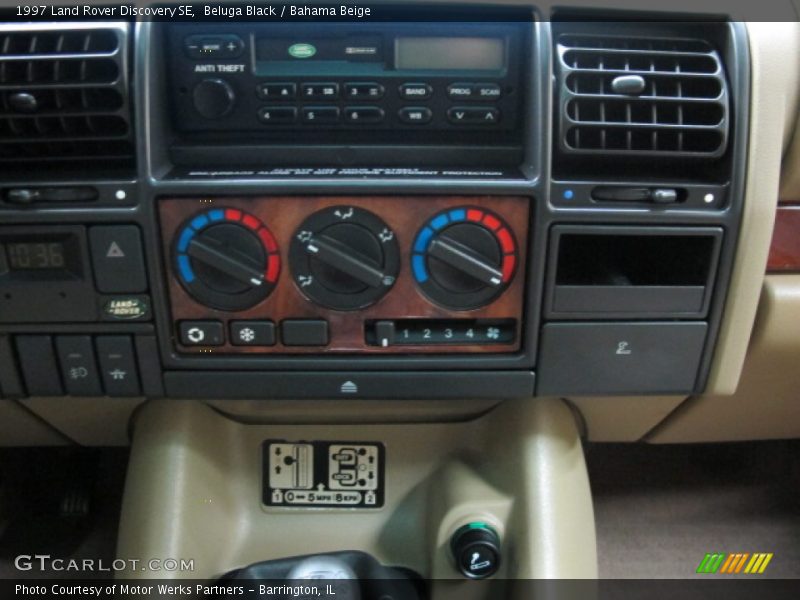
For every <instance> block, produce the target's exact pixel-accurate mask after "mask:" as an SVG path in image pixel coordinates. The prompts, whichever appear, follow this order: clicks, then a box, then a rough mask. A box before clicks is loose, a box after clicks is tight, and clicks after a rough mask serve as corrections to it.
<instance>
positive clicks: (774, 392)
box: [648, 275, 800, 443]
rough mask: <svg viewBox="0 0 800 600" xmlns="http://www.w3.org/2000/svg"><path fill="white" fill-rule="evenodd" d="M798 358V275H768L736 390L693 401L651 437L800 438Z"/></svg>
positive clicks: (665, 439)
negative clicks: (731, 393) (726, 394)
mask: <svg viewBox="0 0 800 600" xmlns="http://www.w3.org/2000/svg"><path fill="white" fill-rule="evenodd" d="M799 358H800V275H770V276H769V277H767V279H766V282H765V285H764V293H763V295H762V298H761V306H760V308H759V313H758V320H757V321H756V327H755V331H754V333H753V338H752V341H751V344H750V350H749V352H748V354H747V360H746V361H745V365H744V373H743V375H742V380H741V382H740V383H739V389H738V390H737V391H736V394H735V395H733V396H701V397H699V398H694V399H692V400H689V401H688V402H687V403H686V404H685V405H684V406H681V408H680V409H679V410H678V411H676V412H675V413H674V414H673V415H672V416H671V417H670V418H669V419H668V420H667V421H665V422H664V423H663V424H662V425H661V426H660V427H658V428H657V429H656V430H655V431H654V432H653V434H652V435H650V436H649V437H648V441H651V442H656V443H676V442H720V441H730V440H754V439H770V438H794V437H800V392H799V390H800V368H798V366H800V361H799V360H798V359H799Z"/></svg>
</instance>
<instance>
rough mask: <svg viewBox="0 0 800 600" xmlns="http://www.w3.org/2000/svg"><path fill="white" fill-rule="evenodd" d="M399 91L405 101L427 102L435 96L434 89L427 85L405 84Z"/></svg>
mask: <svg viewBox="0 0 800 600" xmlns="http://www.w3.org/2000/svg"><path fill="white" fill-rule="evenodd" d="M398 91H399V92H400V97H401V98H403V99H404V100H427V99H428V98H430V97H431V95H433V88H432V87H431V86H429V85H428V84H427V83H404V84H403V85H401V86H400V87H399V88H398Z"/></svg>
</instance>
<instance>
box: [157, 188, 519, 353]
mask: <svg viewBox="0 0 800 600" xmlns="http://www.w3.org/2000/svg"><path fill="white" fill-rule="evenodd" d="M529 202H530V201H529V199H528V198H526V197H520V196H381V197H375V196H372V197H364V196H356V197H350V196H259V197H230V198H228V197H213V198H208V197H206V198H165V199H161V200H160V201H159V215H160V219H161V232H162V236H163V238H162V244H163V250H164V257H165V259H166V260H167V261H170V262H171V256H172V242H173V239H174V236H175V234H176V232H177V231H178V229H179V228H180V227H181V225H182V224H183V223H184V222H185V221H186V220H187V219H189V218H190V217H191V216H193V215H195V214H197V213H200V212H204V211H207V210H209V209H212V208H235V209H239V210H243V211H247V212H249V213H250V214H252V215H253V216H255V217H257V218H259V219H261V221H263V223H264V224H265V225H266V226H267V227H269V229H270V230H271V231H272V233H273V234H274V236H275V238H276V240H277V243H278V248H279V252H280V255H281V260H282V267H281V273H280V277H279V279H278V282H277V285H276V287H275V289H274V290H273V292H272V294H271V295H270V296H269V297H268V298H266V299H265V300H263V301H262V302H260V303H259V304H257V305H256V306H254V307H252V308H249V309H247V310H243V311H238V312H229V311H221V310H216V309H212V308H209V307H207V306H204V305H202V304H199V303H198V302H196V301H195V300H194V299H193V298H192V297H191V296H190V295H189V294H188V293H187V292H186V290H185V289H184V288H183V286H182V285H181V284H180V283H179V281H178V280H177V278H175V277H173V276H172V275H171V273H172V272H173V267H172V265H171V264H170V265H167V268H166V269H165V272H166V273H169V274H170V276H169V277H168V282H167V283H168V289H169V296H170V306H171V317H172V320H173V322H174V323H175V325H174V326H173V331H172V335H173V343H174V346H175V347H176V348H177V349H178V351H179V352H181V353H187V354H197V353H204V354H208V353H210V352H213V353H214V354H253V353H257V354H320V353H354V354H355V353H357V354H365V353H370V354H376V353H377V354H410V353H414V354H421V353H428V354H432V353H437V354H455V353H510V352H516V351H518V350H519V349H520V347H521V344H520V338H521V331H522V316H523V304H524V297H525V280H526V276H525V275H526V254H527V248H528V230H529V218H530V209H529ZM341 205H344V206H354V207H357V208H363V209H365V210H369V211H371V212H372V213H374V214H376V215H377V216H378V217H380V218H381V219H383V220H384V221H385V222H386V223H387V225H388V226H389V227H390V228H391V229H392V230H393V231H394V232H395V234H396V235H397V240H398V242H399V245H400V254H401V267H400V273H399V275H398V278H397V281H396V283H395V284H394V287H393V289H392V290H391V291H390V292H389V293H388V294H387V295H386V296H384V297H383V298H382V299H381V300H380V301H379V302H377V303H376V304H374V305H372V306H370V307H367V308H365V309H363V310H359V311H353V312H344V311H335V310H330V309H327V308H324V307H321V306H318V305H315V304H313V303H312V302H311V301H309V300H308V299H307V298H306V297H305V296H304V295H303V294H302V292H301V291H300V289H299V288H298V286H297V285H296V283H295V281H294V278H293V277H292V273H291V268H290V266H289V261H288V248H289V244H290V242H291V240H292V238H293V236H294V235H295V233H296V231H297V229H298V227H299V226H300V224H301V223H302V222H303V220H305V219H306V218H307V217H308V216H309V215H311V214H312V213H315V212H317V211H319V210H322V209H324V208H329V207H332V206H341ZM460 206H472V207H479V208H483V209H488V210H491V211H493V212H495V213H497V214H498V215H500V216H501V217H502V218H503V219H504V220H505V221H506V224H507V225H508V227H509V228H510V229H511V230H512V232H513V234H514V237H515V238H516V242H517V245H518V246H517V247H518V261H519V263H518V264H517V268H516V276H515V277H514V279H513V281H512V282H511V283H510V285H509V287H508V288H507V289H506V290H505V292H504V293H503V294H502V295H501V296H500V297H498V298H497V299H496V300H495V301H493V302H492V303H491V304H489V305H488V306H485V307H483V308H480V309H477V310H470V311H452V310H448V309H444V308H442V307H439V306H437V305H435V304H433V303H432V302H431V301H430V300H428V299H427V298H426V297H425V296H424V295H423V294H422V293H421V292H420V291H419V289H418V288H417V285H416V282H415V281H414V278H413V276H412V274H411V268H410V261H411V245H412V243H413V240H414V237H415V236H416V233H417V231H418V230H419V228H420V227H421V226H422V225H423V224H425V222H426V221H427V220H428V219H429V218H430V217H432V216H433V215H435V214H436V213H438V212H439V211H441V210H445V209H452V208H456V207H460ZM399 318H425V319H516V321H517V335H516V336H515V341H514V342H513V343H511V344H493V345H477V344H476V345H467V346H459V345H452V346H450V345H431V346H423V345H419V346H390V347H388V348H380V347H376V346H370V345H367V344H366V342H365V339H364V322H365V321H366V320H374V319H399ZM186 319H210V320H219V321H222V322H223V323H224V324H225V328H226V331H227V330H228V322H229V321H233V320H248V319H270V320H272V321H274V322H275V323H276V324H279V323H280V321H282V320H284V319H325V320H327V321H328V323H329V331H330V344H329V345H328V346H326V347H299V346H284V345H282V344H281V343H280V339H279V343H278V344H277V345H275V346H267V347H248V346H233V345H230V344H229V343H227V341H226V344H225V345H223V346H217V347H214V348H205V347H202V348H201V347H186V346H182V345H181V344H180V342H179V340H178V338H177V322H178V321H181V320H186Z"/></svg>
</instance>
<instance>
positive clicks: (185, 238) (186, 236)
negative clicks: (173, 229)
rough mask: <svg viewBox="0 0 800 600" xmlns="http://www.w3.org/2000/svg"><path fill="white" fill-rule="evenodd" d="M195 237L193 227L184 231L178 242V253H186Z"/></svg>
mask: <svg viewBox="0 0 800 600" xmlns="http://www.w3.org/2000/svg"><path fill="white" fill-rule="evenodd" d="M193 237H194V229H192V228H191V227H187V228H186V229H184V230H183V233H181V237H180V239H179V240H178V252H186V250H187V249H188V248H189V242H191V241H192V238H193Z"/></svg>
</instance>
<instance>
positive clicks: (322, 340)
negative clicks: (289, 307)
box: [281, 319, 328, 346]
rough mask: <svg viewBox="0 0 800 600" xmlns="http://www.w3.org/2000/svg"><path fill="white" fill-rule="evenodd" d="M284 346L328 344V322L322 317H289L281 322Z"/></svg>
mask: <svg viewBox="0 0 800 600" xmlns="http://www.w3.org/2000/svg"><path fill="white" fill-rule="evenodd" d="M281 338H282V340H283V344H284V346H327V345H328V322H327V321H323V320H321V319H319V320H316V319H288V320H286V321H283V322H281Z"/></svg>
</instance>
